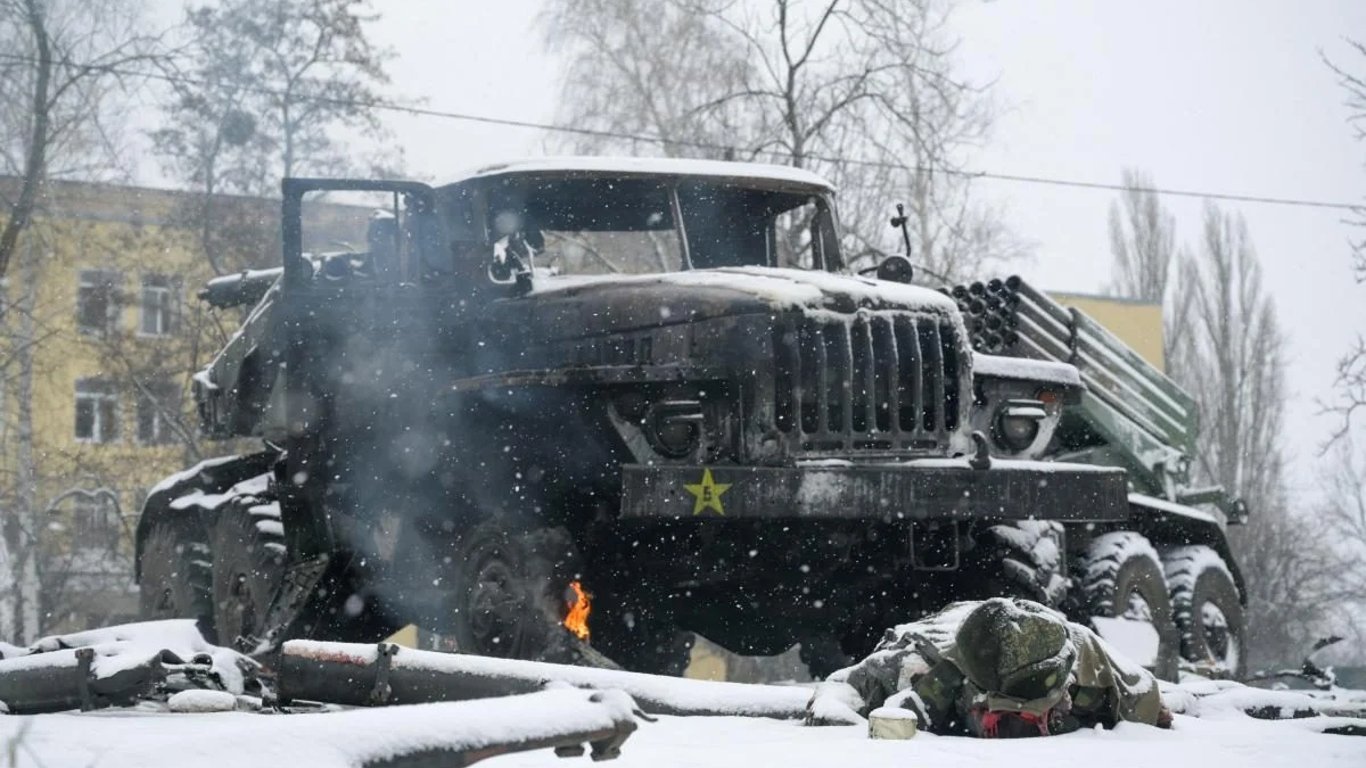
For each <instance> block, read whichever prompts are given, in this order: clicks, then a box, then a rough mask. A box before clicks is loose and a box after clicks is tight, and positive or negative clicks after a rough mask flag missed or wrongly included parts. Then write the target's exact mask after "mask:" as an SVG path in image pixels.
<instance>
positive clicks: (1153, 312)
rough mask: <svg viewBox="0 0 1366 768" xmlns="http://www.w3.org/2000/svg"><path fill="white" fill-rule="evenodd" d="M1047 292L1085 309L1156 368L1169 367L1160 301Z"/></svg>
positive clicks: (1077, 307) (1055, 298)
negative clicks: (1166, 357) (1164, 350)
mask: <svg viewBox="0 0 1366 768" xmlns="http://www.w3.org/2000/svg"><path fill="white" fill-rule="evenodd" d="M1048 295H1049V296H1051V297H1052V298H1053V299H1054V300H1056V301H1057V302H1058V303H1059V304H1062V305H1063V306H1064V307H1069V308H1074V309H1080V310H1081V311H1082V312H1085V313H1086V314H1087V315H1088V316H1090V317H1091V319H1092V320H1095V321H1096V322H1098V323H1100V324H1101V325H1103V326H1105V329H1106V330H1108V331H1109V332H1110V333H1113V334H1114V335H1115V336H1117V337H1118V338H1119V340H1120V341H1123V342H1124V343H1125V344H1128V345H1129V346H1130V347H1132V348H1133V350H1134V351H1135V352H1137V353H1138V354H1139V356H1140V357H1142V358H1143V359H1144V360H1146V361H1147V362H1148V363H1150V364H1152V365H1153V367H1155V368H1157V370H1159V371H1163V372H1165V371H1166V367H1167V366H1166V359H1165V357H1164V355H1163V351H1162V350H1163V329H1162V305H1161V304H1160V303H1157V302H1149V301H1139V300H1138V299H1124V298H1120V297H1117V296H1094V295H1091V294H1087V293H1058V292H1056V291H1049V292H1048Z"/></svg>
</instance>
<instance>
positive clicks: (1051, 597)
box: [973, 520, 1068, 608]
mask: <svg viewBox="0 0 1366 768" xmlns="http://www.w3.org/2000/svg"><path fill="white" fill-rule="evenodd" d="M974 552H976V553H977V554H976V558H975V562H976V565H975V567H974V568H973V570H974V572H976V573H989V574H992V575H991V578H990V580H989V582H988V583H987V585H986V587H987V591H988V592H990V594H988V595H986V597H1023V598H1026V599H1029V600H1033V601H1035V602H1037V603H1043V604H1044V605H1047V606H1050V607H1054V608H1056V607H1058V606H1061V605H1062V604H1063V601H1064V600H1065V599H1066V597H1067V588H1068V582H1067V577H1066V576H1065V575H1064V574H1063V560H1062V553H1063V527H1062V524H1061V523H1056V522H1044V521H1041V520H1020V521H1016V522H1012V523H1001V524H999V525H993V526H991V527H990V528H987V529H986V530H984V531H982V532H981V533H980V534H978V536H977V545H976V548H975V549H974Z"/></svg>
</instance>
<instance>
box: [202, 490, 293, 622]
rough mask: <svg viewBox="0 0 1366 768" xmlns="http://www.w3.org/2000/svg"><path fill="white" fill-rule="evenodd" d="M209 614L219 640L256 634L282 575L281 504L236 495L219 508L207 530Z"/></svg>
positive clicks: (283, 565) (283, 554) (282, 535)
mask: <svg viewBox="0 0 1366 768" xmlns="http://www.w3.org/2000/svg"><path fill="white" fill-rule="evenodd" d="M210 540H211V541H212V544H213V546H212V550H213V609H214V610H213V615H214V626H215V627H216V628H217V630H218V641H219V643H221V644H223V645H234V644H235V643H236V641H237V639H238V638H239V637H251V636H256V635H259V634H260V633H261V630H262V624H263V622H264V621H265V617H266V609H267V608H269V607H270V601H271V598H272V597H273V596H274V594H275V590H276V589H277V588H278V587H279V585H280V582H281V581H282V580H283V579H284V571H285V544H284V529H283V528H282V527H281V525H280V507H279V505H278V504H276V503H275V502H272V501H268V500H263V499H261V498H259V497H256V496H239V497H237V498H234V499H231V500H229V501H228V502H227V503H225V504H224V505H223V506H222V507H221V508H220V511H219V514H218V519H217V521H215V523H214V527H213V531H212V534H211V539H210Z"/></svg>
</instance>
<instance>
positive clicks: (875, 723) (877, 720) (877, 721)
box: [868, 707, 919, 740]
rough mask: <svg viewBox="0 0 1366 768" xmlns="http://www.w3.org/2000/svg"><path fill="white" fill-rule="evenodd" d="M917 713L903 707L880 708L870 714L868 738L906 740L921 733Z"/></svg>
mask: <svg viewBox="0 0 1366 768" xmlns="http://www.w3.org/2000/svg"><path fill="white" fill-rule="evenodd" d="M916 723H917V720H916V716H915V713H914V712H912V711H911V710H909V709H902V708H901V707H878V708H877V709H875V710H873V711H872V712H869V713H868V738H870V739H898V740H905V739H909V738H912V737H914V736H915V734H916V733H917V732H918V731H919V728H918V727H917V726H916Z"/></svg>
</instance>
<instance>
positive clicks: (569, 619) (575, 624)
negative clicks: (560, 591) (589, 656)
mask: <svg viewBox="0 0 1366 768" xmlns="http://www.w3.org/2000/svg"><path fill="white" fill-rule="evenodd" d="M565 602H566V603H568V604H569V613H567V614H565V617H564V628H565V629H567V630H569V631H570V632H573V633H574V637H577V638H578V639H580V640H587V639H588V613H589V611H591V610H592V601H591V600H590V599H589V598H588V593H587V592H585V591H584V589H583V584H580V583H579V582H577V581H571V582H569V589H567V590H565Z"/></svg>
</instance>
